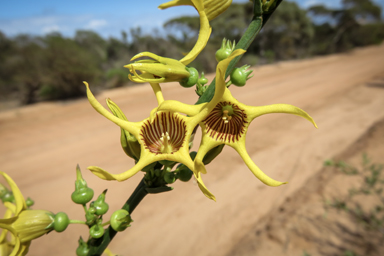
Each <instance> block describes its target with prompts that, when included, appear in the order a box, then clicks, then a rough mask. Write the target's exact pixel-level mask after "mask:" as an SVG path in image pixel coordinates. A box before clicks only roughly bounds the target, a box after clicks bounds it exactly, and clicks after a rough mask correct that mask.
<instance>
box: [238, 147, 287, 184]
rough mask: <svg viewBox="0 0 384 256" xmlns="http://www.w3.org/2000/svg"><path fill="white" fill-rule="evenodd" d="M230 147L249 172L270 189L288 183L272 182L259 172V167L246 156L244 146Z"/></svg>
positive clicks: (272, 180)
mask: <svg viewBox="0 0 384 256" xmlns="http://www.w3.org/2000/svg"><path fill="white" fill-rule="evenodd" d="M231 147H233V148H234V149H235V150H236V151H237V152H238V153H239V155H240V156H241V157H242V158H243V161H244V162H245V164H246V165H247V166H248V168H249V169H250V170H251V172H252V173H253V174H254V175H255V176H256V178H258V179H259V180H260V181H261V182H263V183H264V184H266V185H268V186H271V187H277V186H280V185H283V184H286V183H288V182H281V181H277V180H274V179H272V178H270V177H269V176H267V175H266V174H265V173H264V172H263V171H262V170H260V169H259V167H257V165H256V164H255V163H254V162H253V161H252V159H251V157H250V156H249V155H248V152H247V150H246V149H245V145H244V144H243V143H238V144H235V145H233V146H232V145H231Z"/></svg>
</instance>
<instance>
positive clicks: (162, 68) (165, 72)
mask: <svg viewBox="0 0 384 256" xmlns="http://www.w3.org/2000/svg"><path fill="white" fill-rule="evenodd" d="M172 67H173V68H174V69H175V68H176V67H177V68H178V69H177V70H176V69H175V70H174V71H173V72H172ZM132 69H133V71H134V73H135V75H137V74H136V72H135V70H140V71H141V72H146V73H150V74H153V75H155V76H158V77H167V76H171V75H172V74H174V75H175V76H179V77H181V78H186V77H189V72H188V71H187V70H185V67H183V66H180V67H179V66H176V65H173V66H170V65H165V64H160V63H158V64H153V63H137V62H136V63H134V64H132Z"/></svg>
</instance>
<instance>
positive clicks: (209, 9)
mask: <svg viewBox="0 0 384 256" xmlns="http://www.w3.org/2000/svg"><path fill="white" fill-rule="evenodd" d="M203 3H204V11H205V13H206V15H207V17H208V20H213V19H214V18H216V17H217V16H219V15H220V14H221V13H223V12H224V11H225V10H227V8H228V7H229V6H230V5H231V3H232V0H204V2H203ZM180 5H191V6H193V7H195V5H194V2H193V1H191V0H173V1H169V2H166V3H164V4H161V5H159V9H161V10H163V9H167V8H169V7H174V6H180ZM195 8H196V7H195ZM196 9H197V8H196Z"/></svg>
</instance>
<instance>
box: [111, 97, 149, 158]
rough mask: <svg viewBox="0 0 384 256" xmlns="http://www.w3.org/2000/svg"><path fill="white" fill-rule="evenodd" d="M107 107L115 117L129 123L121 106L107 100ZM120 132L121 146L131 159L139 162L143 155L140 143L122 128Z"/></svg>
mask: <svg viewBox="0 0 384 256" xmlns="http://www.w3.org/2000/svg"><path fill="white" fill-rule="evenodd" d="M107 105H108V107H109V109H110V110H111V111H112V113H113V114H114V115H115V116H117V117H118V118H120V119H122V120H126V121H128V119H127V117H126V116H125V115H124V113H123V111H121V109H120V108H119V106H117V105H116V103H114V102H113V101H112V100H111V99H107ZM120 130H121V135H120V144H121V147H122V148H123V150H124V152H125V154H126V155H127V156H129V157H130V158H133V159H134V160H136V161H138V160H139V159H140V153H141V148H140V144H139V142H138V141H137V139H136V138H135V136H133V135H132V134H130V133H129V132H128V131H127V130H124V129H122V128H121V129H120Z"/></svg>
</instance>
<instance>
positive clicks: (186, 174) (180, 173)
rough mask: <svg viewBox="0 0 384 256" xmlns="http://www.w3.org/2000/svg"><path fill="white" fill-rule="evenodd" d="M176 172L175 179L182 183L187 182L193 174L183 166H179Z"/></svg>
mask: <svg viewBox="0 0 384 256" xmlns="http://www.w3.org/2000/svg"><path fill="white" fill-rule="evenodd" d="M176 171H177V178H178V179H179V180H181V181H183V182H187V181H189V180H190V179H191V178H192V175H193V172H192V171H191V170H190V169H189V168H188V167H187V166H185V165H181V166H180V168H178V169H177V170H176Z"/></svg>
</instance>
